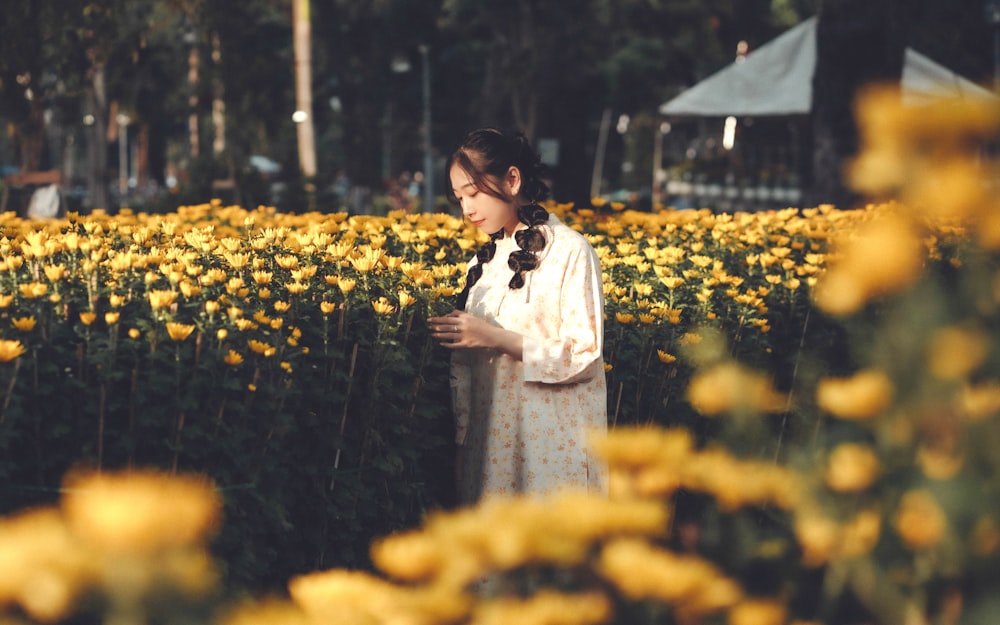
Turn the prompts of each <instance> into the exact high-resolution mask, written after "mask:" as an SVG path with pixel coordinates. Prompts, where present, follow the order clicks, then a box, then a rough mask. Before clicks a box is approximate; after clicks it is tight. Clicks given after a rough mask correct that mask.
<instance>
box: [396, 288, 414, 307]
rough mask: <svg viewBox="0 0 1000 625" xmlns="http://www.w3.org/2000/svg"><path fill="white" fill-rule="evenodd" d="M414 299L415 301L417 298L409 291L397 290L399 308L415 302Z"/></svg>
mask: <svg viewBox="0 0 1000 625" xmlns="http://www.w3.org/2000/svg"><path fill="white" fill-rule="evenodd" d="M416 301H417V298H415V297H413V296H412V295H410V293H409V291H400V292H399V307H400V308H406V307H408V306H411V305H413V304H414V303H416Z"/></svg>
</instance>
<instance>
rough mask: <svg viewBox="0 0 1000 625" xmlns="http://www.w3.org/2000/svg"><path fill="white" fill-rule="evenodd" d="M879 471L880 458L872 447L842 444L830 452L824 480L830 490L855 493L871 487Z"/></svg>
mask: <svg viewBox="0 0 1000 625" xmlns="http://www.w3.org/2000/svg"><path fill="white" fill-rule="evenodd" d="M879 470H880V467H879V460H878V456H877V455H875V452H874V451H873V450H872V448H871V447H870V446H868V445H862V444H859V443H841V444H840V445H837V446H836V447H835V448H834V449H833V451H832V452H830V455H829V457H828V458H827V463H826V471H825V472H824V474H823V478H824V481H825V482H826V485H827V486H828V487H829V488H830V490H833V491H835V492H838V493H853V492H858V491H862V490H865V489H866V488H868V487H869V486H871V485H872V483H873V482H874V481H875V478H877V477H878V474H879Z"/></svg>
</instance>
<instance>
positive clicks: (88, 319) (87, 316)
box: [80, 311, 97, 326]
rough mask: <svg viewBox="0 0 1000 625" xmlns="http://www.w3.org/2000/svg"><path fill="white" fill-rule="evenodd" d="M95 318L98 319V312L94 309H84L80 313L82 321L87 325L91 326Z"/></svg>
mask: <svg viewBox="0 0 1000 625" xmlns="http://www.w3.org/2000/svg"><path fill="white" fill-rule="evenodd" d="M95 319H97V313H95V312H93V311H84V312H82V313H80V322H81V323H83V325H85V326H89V325H90V324H92V323H94V320H95Z"/></svg>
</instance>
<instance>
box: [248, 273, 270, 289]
mask: <svg viewBox="0 0 1000 625" xmlns="http://www.w3.org/2000/svg"><path fill="white" fill-rule="evenodd" d="M250 275H251V276H253V280H254V282H256V283H257V284H259V285H261V286H263V285H267V284H271V278H272V277H273V275H274V274H273V273H272V272H270V271H254V272H253V273H251V274H250Z"/></svg>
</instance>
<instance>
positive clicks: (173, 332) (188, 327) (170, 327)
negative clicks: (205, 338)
mask: <svg viewBox="0 0 1000 625" xmlns="http://www.w3.org/2000/svg"><path fill="white" fill-rule="evenodd" d="M166 325H167V334H168V335H169V336H170V338H171V340H174V341H183V340H185V339H186V338H187V337H189V336H191V333H192V332H194V330H195V326H194V325H193V324H185V323H178V322H176V321H168V322H167V324H166Z"/></svg>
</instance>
